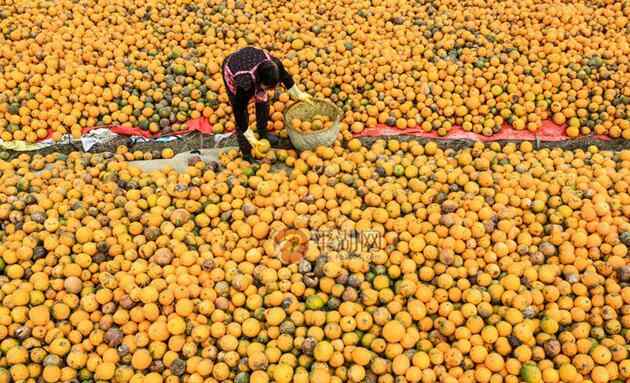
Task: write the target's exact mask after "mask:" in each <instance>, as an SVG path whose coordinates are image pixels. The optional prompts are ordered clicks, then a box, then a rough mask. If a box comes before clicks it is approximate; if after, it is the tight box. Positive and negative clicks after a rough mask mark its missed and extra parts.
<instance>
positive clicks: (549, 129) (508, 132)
mask: <svg viewBox="0 0 630 383" xmlns="http://www.w3.org/2000/svg"><path fill="white" fill-rule="evenodd" d="M565 130H566V127H565V126H563V125H556V124H555V123H553V121H549V120H546V121H543V122H542V126H541V128H540V129H539V130H538V131H537V132H535V133H533V132H530V131H529V130H516V129H514V128H512V127H511V126H510V125H509V124H504V125H503V127H502V128H501V130H500V131H499V132H498V133H496V134H494V135H492V136H483V135H481V134H476V133H473V132H467V131H465V130H463V129H462V128H461V127H460V126H453V127H452V128H451V129H450V130H449V132H448V134H447V135H446V136H444V137H440V136H438V135H437V133H436V132H428V133H427V132H425V131H423V130H422V129H420V128H418V127H415V128H409V129H397V128H393V127H390V126H386V125H378V126H377V127H375V128H368V129H365V130H363V131H362V132H360V133H358V134H356V135H355V137H378V136H398V135H408V136H416V137H425V138H436V139H443V140H462V139H463V140H474V141H483V142H490V141H499V140H521V141H535V140H540V141H568V140H571V139H572V138H570V137H569V136H567V135H566V133H565ZM593 138H594V139H596V140H602V141H608V140H610V138H609V137H607V136H602V135H598V136H593Z"/></svg>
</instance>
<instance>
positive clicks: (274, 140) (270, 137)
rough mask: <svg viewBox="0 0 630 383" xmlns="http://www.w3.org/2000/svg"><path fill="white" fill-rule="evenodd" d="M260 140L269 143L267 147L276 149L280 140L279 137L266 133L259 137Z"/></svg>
mask: <svg viewBox="0 0 630 383" xmlns="http://www.w3.org/2000/svg"><path fill="white" fill-rule="evenodd" d="M260 139H261V140H262V139H265V140H267V141H269V145H271V147H272V148H276V147H278V146H279V145H280V144H281V142H282V141H281V140H280V137H278V136H276V135H275V134H271V133H266V134H264V135H261V136H260Z"/></svg>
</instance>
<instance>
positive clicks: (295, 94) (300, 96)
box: [289, 85, 313, 104]
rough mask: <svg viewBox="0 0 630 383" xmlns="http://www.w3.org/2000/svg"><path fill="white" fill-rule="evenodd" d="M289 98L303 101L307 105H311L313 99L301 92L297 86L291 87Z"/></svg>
mask: <svg viewBox="0 0 630 383" xmlns="http://www.w3.org/2000/svg"><path fill="white" fill-rule="evenodd" d="M289 96H291V98H292V99H294V100H298V101H304V102H308V103H309V104H313V97H311V95H310V94H308V93H306V92H302V91H301V90H300V88H298V86H297V85H293V86H292V87H291V89H289Z"/></svg>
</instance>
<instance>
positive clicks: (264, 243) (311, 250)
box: [0, 139, 630, 383]
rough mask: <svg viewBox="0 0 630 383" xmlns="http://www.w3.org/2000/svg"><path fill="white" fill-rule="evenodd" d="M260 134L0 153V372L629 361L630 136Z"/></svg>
mask: <svg viewBox="0 0 630 383" xmlns="http://www.w3.org/2000/svg"><path fill="white" fill-rule="evenodd" d="M274 152H275V157H276V159H277V161H281V162H283V163H284V164H285V166H286V169H287V170H286V171H275V170H273V171H272V167H271V165H270V164H262V165H259V166H251V165H249V164H247V163H244V162H242V160H240V159H239V158H238V157H239V155H238V153H237V151H236V150H233V149H231V150H228V151H226V152H224V153H223V154H222V156H221V158H220V161H218V162H208V163H206V162H204V161H203V160H202V159H201V158H196V159H193V160H191V161H190V162H189V164H188V168H187V169H186V170H185V171H184V172H182V173H177V172H175V171H174V170H172V169H168V168H166V169H164V170H161V171H153V172H144V171H142V170H140V168H138V167H136V165H135V164H134V163H132V162H129V161H128V160H129V159H134V158H136V157H137V156H135V154H133V153H129V152H128V151H126V150H124V149H120V150H118V151H117V152H116V153H100V154H84V153H78V152H74V153H71V154H69V155H61V154H49V155H46V156H42V155H33V156H30V155H27V154H22V155H20V156H18V157H17V158H15V159H12V160H7V161H4V160H0V239H1V240H0V383H9V382H45V383H54V382H75V381H81V382H88V381H89V382H115V383H127V382H130V383H162V382H165V383H166V382H168V383H178V382H181V383H184V382H186V383H218V382H234V383H269V382H277V383H289V382H296V383H342V382H352V383H363V382H370V383H388V382H409V383H419V382H422V383H432V382H441V383H473V382H480V383H500V382H505V383H519V382H526V383H559V382H563V383H607V382H610V383H622V382H628V381H629V380H630V356H629V352H630V347H629V344H630V257H629V256H628V246H630V222H629V219H628V217H630V151H627V150H626V151H620V152H610V151H600V150H598V149H597V148H596V147H590V148H588V149H587V150H576V151H565V150H562V149H534V148H533V147H532V145H531V144H530V143H522V144H520V145H518V146H517V145H514V144H508V145H505V146H503V147H501V146H499V145H498V144H491V145H487V146H484V145H483V144H475V145H474V146H473V147H471V148H465V149H460V150H453V149H442V148H440V147H439V146H438V145H437V144H436V143H434V142H431V143H427V144H424V145H423V144H420V143H418V142H400V141H398V140H388V141H384V140H378V141H376V142H375V143H374V144H373V145H372V146H371V147H365V146H363V145H362V144H361V142H359V141H358V140H356V139H354V140H350V141H348V142H346V143H345V144H344V145H343V146H342V144H340V143H339V142H337V143H336V144H334V145H332V146H331V147H318V148H317V149H315V150H314V151H305V152H302V153H300V154H297V153H295V152H293V151H287V150H274ZM165 155H168V156H170V155H172V153H165ZM331 231H336V232H338V233H341V234H343V233H352V232H354V231H356V232H359V233H367V232H368V231H369V232H371V233H372V235H374V234H377V235H378V239H379V240H378V241H374V242H373V243H372V245H373V247H372V248H369V249H368V248H367V247H363V246H358V247H352V248H348V247H344V246H338V247H333V248H328V247H326V248H324V247H322V246H320V244H319V243H318V242H316V241H315V240H314V235H315V234H317V233H324V232H331ZM279 233H280V234H279ZM348 235H349V234H348ZM283 239H286V240H289V241H288V242H284V241H283ZM342 239H343V238H342ZM346 239H347V238H346ZM285 255H288V256H285Z"/></svg>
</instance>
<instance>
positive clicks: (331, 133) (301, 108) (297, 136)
mask: <svg viewBox="0 0 630 383" xmlns="http://www.w3.org/2000/svg"><path fill="white" fill-rule="evenodd" d="M316 115H321V116H327V117H329V118H330V119H331V120H332V121H333V124H332V126H331V127H330V128H328V129H322V130H318V131H315V132H302V131H300V130H298V129H295V128H294V127H293V126H292V124H291V121H293V119H295V118H297V119H300V120H311V119H312V118H313V117H315V116H316ZM342 115H343V112H342V111H341V109H339V108H338V107H337V106H336V105H335V104H333V103H332V102H330V101H328V100H323V99H319V98H316V99H313V104H312V105H311V104H309V103H307V102H303V101H299V102H296V103H295V104H293V105H291V106H290V107H289V108H287V110H286V111H285V112H284V126H286V128H287V132H288V134H289V139H290V140H291V143H292V144H293V146H294V147H295V148H296V149H297V150H299V151H304V150H313V149H315V148H316V147H318V146H320V145H323V146H332V144H333V143H334V142H335V139H336V138H337V134H338V133H339V123H340V122H341V116H342Z"/></svg>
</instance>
